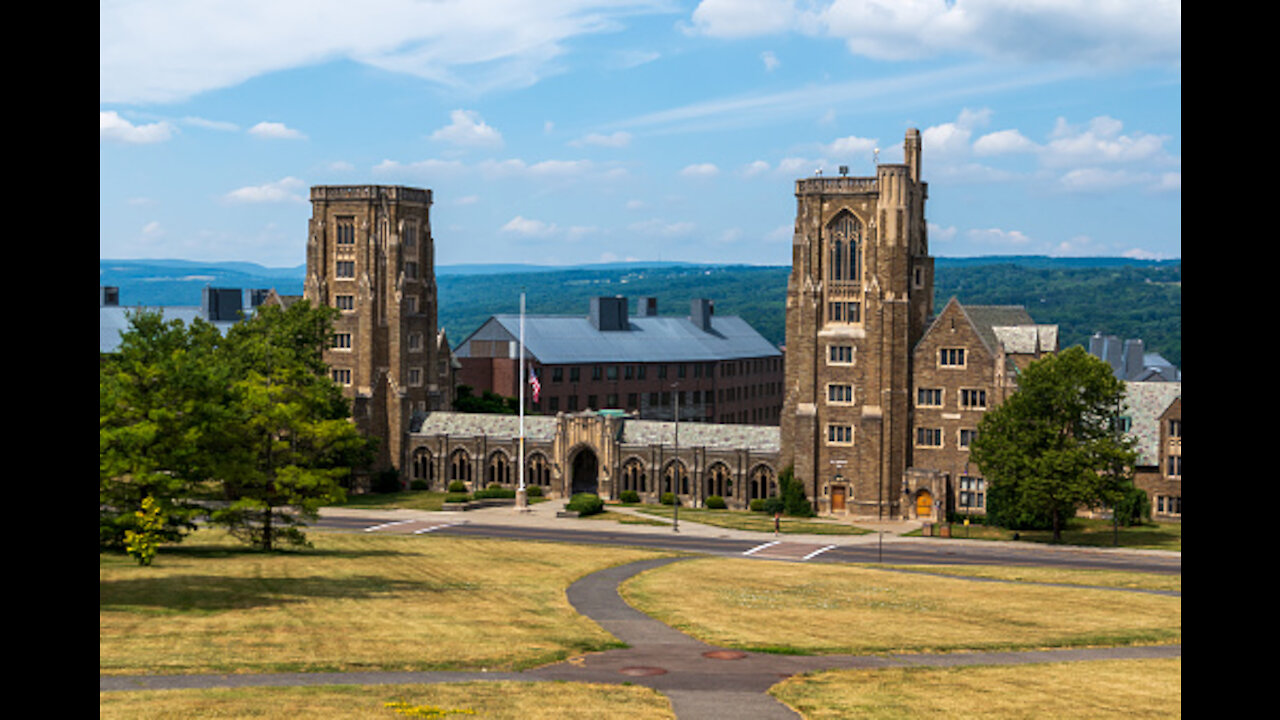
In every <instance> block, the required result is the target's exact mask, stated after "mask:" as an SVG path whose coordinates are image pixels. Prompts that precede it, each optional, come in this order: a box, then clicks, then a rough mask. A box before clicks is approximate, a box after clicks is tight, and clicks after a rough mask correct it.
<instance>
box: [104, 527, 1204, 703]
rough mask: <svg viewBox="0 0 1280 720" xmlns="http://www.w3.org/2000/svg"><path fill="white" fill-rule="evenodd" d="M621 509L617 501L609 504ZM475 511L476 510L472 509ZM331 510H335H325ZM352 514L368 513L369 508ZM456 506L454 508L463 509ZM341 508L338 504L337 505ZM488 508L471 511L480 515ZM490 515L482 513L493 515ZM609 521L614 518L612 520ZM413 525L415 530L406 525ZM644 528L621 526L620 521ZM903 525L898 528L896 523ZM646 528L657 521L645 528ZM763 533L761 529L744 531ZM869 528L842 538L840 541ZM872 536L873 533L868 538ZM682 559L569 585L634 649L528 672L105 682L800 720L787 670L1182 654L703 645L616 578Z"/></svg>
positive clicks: (120, 686)
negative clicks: (791, 702) (544, 694)
mask: <svg viewBox="0 0 1280 720" xmlns="http://www.w3.org/2000/svg"><path fill="white" fill-rule="evenodd" d="M557 505H559V503H540V504H539V505H535V506H533V509H532V510H531V511H529V512H522V513H517V512H515V511H513V510H511V509H510V508H495V509H491V510H483V511H478V512H479V513H483V514H484V515H489V516H491V517H490V518H489V520H492V519H496V518H498V517H500V516H499V515H498V513H502V514H504V515H505V516H506V517H504V518H502V519H504V520H505V521H506V522H509V523H510V522H515V523H521V522H523V523H529V524H541V523H544V522H547V521H548V519H549V518H554V516H555V510H556V506H557ZM611 509H615V510H616V508H611ZM469 512H470V513H477V511H469ZM326 514H331V513H329V512H328V511H326ZM350 514H352V515H355V514H359V515H363V516H368V514H369V513H368V512H367V511H359V512H355V511H353V512H352V513H350ZM460 514H461V513H455V514H454V515H460ZM338 515H341V512H339V513H338ZM390 515H391V516H396V515H398V516H399V517H389V518H388V520H387V522H388V523H395V524H396V525H388V526H387V527H386V528H383V529H384V530H387V531H390V530H392V529H394V528H396V527H399V528H400V530H401V531H405V532H409V531H412V532H430V531H431V529H430V528H431V527H433V526H435V525H439V524H440V523H441V522H444V523H450V522H459V521H461V518H442V517H441V516H440V514H439V513H432V514H431V515H432V517H433V518H434V520H429V519H427V518H424V517H423V514H422V513H412V512H409V511H404V512H393V513H391V514H390ZM481 517H483V515H480V514H476V515H471V516H470V518H469V519H475V520H476V521H477V522H481ZM489 520H484V522H488V521H489ZM611 524H613V523H611ZM410 527H412V528H413V529H412V530H410V529H409V528H410ZM631 527H636V528H641V527H645V526H626V525H620V526H619V528H631ZM895 529H898V530H899V531H902V530H901V528H895ZM645 530H646V531H648V532H652V531H653V530H654V528H653V527H652V526H648V527H647V528H645ZM680 531H681V532H682V533H686V532H688V533H704V534H712V535H714V536H718V537H724V536H726V535H724V533H730V535H728V536H735V535H736V532H737V531H729V530H724V529H723V528H711V527H709V526H704V525H699V524H697V523H687V524H686V522H685V521H683V520H682V521H681V527H680ZM747 535H748V536H750V537H752V538H759V537H760V534H759V533H748V534H747ZM784 537H786V538H787V540H788V541H789V542H790V541H795V542H797V543H802V542H814V543H822V544H828V543H831V542H833V539H832V536H825V535H824V536H784ZM866 537H868V536H840V540H841V541H844V542H848V541H852V540H857V539H858V538H866ZM869 537H871V538H873V541H874V538H875V536H874V535H872V536H869ZM682 559H683V558H658V559H652V560H643V561H639V562H635V563H630V564H628V565H622V566H618V567H613V568H607V569H605V570H601V571H599V572H596V573H593V574H591V575H588V576H586V577H584V578H582V579H581V580H578V581H577V582H575V583H573V584H572V585H570V586H569V588H568V590H567V596H568V600H569V602H570V604H572V605H573V607H574V608H575V609H576V610H577V611H578V612H580V613H582V614H583V615H585V616H587V617H589V618H591V619H592V620H594V621H595V622H596V623H598V624H599V625H600V626H601V627H602V628H603V629H604V630H606V631H607V632H609V633H610V634H612V635H614V636H615V637H617V638H618V639H619V640H621V641H623V642H625V643H627V645H629V647H627V648H625V649H620V650H610V651H607V652H600V653H590V654H586V655H582V656H578V657H573V658H569V659H568V660H565V661H564V662H560V663H555V664H553V665H548V666H544V667H541V668H536V669H533V670H527V671H524V672H361V673H275V674H269V675H176V676H145V677H141V676H134V677H118V676H100V677H99V690H100V691H104V692H105V691H114V690H139V689H183V688H210V687H246V686H261V685H270V686H301V685H353V684H409V683H442V682H462V681H473V680H485V681H495V680H517V681H526V682H538V681H556V680H559V681H566V682H596V683H622V682H630V683H633V684H636V685H644V686H647V687H651V688H653V689H655V690H657V691H658V692H661V693H662V694H664V695H665V696H666V697H668V698H669V699H670V700H671V704H672V708H673V709H674V711H675V713H676V717H677V718H678V719H679V720H718V719H721V718H736V719H739V720H755V719H757V718H758V719H759V720H773V719H774V718H778V719H779V720H782V719H787V720H795V718H798V717H799V715H798V714H797V713H795V712H794V711H793V710H792V709H791V708H789V707H787V706H786V705H784V704H782V703H780V702H778V701H777V700H775V699H774V698H773V697H772V696H770V695H769V694H768V692H767V691H768V689H769V688H770V687H772V686H773V685H775V684H777V683H778V682H781V681H782V680H783V679H784V678H786V677H789V676H791V675H794V674H797V673H803V672H810V671H816V670H824V669H839V668H882V667H902V666H911V665H918V666H926V665H927V666H956V665H991V664H1022V663H1039V662H1064V661H1077V660H1099V659H1111V658H1117V659H1118V658H1157V657H1181V655H1182V646H1181V645H1180V644H1179V645H1161V646H1151V647H1123V648H1097V649H1070V650H1043V651H1023V652H983V653H944V654H920V655H869V656H858V655H836V656H831V655H828V656H793V655H772V654H765V653H748V652H741V651H736V650H731V649H726V648H718V647H713V646H710V645H707V644H706V643H703V642H701V641H698V640H695V639H694V638H691V637H689V636H688V635H685V634H684V633H681V632H679V631H677V630H675V629H673V628H671V627H669V626H667V625H665V624H663V623H661V622H659V621H657V620H654V619H653V618H651V617H649V616H648V615H645V614H644V613H641V612H640V611H638V610H636V609H634V608H632V607H631V606H630V605H628V604H627V603H626V602H625V601H623V600H622V598H621V596H620V595H619V594H618V585H619V584H620V583H622V582H623V581H625V580H626V579H628V578H630V577H632V576H634V575H636V574H638V573H641V572H644V571H646V570H650V569H653V568H655V567H660V566H662V565H665V564H668V563H672V562H680V561H681V560H682Z"/></svg>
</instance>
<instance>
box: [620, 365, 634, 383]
mask: <svg viewBox="0 0 1280 720" xmlns="http://www.w3.org/2000/svg"><path fill="white" fill-rule="evenodd" d="M635 374H636V368H635V366H634V365H627V366H626V370H625V371H624V372H623V375H622V376H623V378H624V379H627V380H630V379H632V378H633V377H635Z"/></svg>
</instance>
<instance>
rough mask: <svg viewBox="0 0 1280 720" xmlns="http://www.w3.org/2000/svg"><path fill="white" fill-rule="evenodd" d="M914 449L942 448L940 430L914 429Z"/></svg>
mask: <svg viewBox="0 0 1280 720" xmlns="http://www.w3.org/2000/svg"><path fill="white" fill-rule="evenodd" d="M916 447H934V448H940V447H942V429H941V428H916Z"/></svg>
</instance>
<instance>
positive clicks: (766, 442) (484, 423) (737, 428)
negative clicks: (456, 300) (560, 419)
mask: <svg viewBox="0 0 1280 720" xmlns="http://www.w3.org/2000/svg"><path fill="white" fill-rule="evenodd" d="M586 412H587V413H589V412H590V411H586ZM557 424H558V423H557V420H556V418H554V417H549V416H546V415H526V416H525V418H524V436H525V439H526V440H529V441H532V442H552V441H554V440H555V434H556V426H557ZM675 430H676V428H675V423H674V422H670V421H661V420H634V419H630V418H626V419H623V420H622V436H621V437H620V438H619V439H618V441H619V442H620V443H621V444H623V445H658V444H661V445H667V446H672V445H674V444H675V440H676V436H675ZM415 434H417V435H449V436H451V437H481V436H488V437H491V438H504V439H505V438H516V437H519V436H520V417H519V416H518V415H486V414H481V413H460V412H444V411H437V412H433V413H430V414H428V415H427V416H426V417H425V418H423V421H422V427H421V429H420V430H418V431H417V432H416V433H415ZM680 446H681V447H689V448H692V447H701V448H708V449H715V450H736V449H740V448H747V449H750V450H751V451H753V452H761V453H776V452H778V451H779V449H780V447H781V443H780V441H779V429H778V428H777V427H772V426H765V425H718V424H713V423H693V422H688V423H680Z"/></svg>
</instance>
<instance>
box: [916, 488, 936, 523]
mask: <svg viewBox="0 0 1280 720" xmlns="http://www.w3.org/2000/svg"><path fill="white" fill-rule="evenodd" d="M916 517H918V518H931V517H933V495H931V494H929V491H928V490H921V491H920V494H919V495H916Z"/></svg>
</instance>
